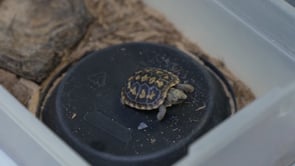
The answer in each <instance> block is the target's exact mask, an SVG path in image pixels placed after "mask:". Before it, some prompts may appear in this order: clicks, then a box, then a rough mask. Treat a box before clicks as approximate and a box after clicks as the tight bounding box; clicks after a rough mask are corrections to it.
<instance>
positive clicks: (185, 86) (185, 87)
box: [176, 84, 195, 93]
mask: <svg viewBox="0 0 295 166" xmlns="http://www.w3.org/2000/svg"><path fill="white" fill-rule="evenodd" d="M176 88H177V89H180V90H183V91H184V92H186V93H192V92H193V91H194V90H195V88H194V87H193V86H192V85H190V84H177V85H176Z"/></svg>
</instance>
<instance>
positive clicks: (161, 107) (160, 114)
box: [157, 105, 166, 121]
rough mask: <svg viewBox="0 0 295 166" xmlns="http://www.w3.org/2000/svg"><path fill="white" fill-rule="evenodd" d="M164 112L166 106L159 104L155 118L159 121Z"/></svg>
mask: <svg viewBox="0 0 295 166" xmlns="http://www.w3.org/2000/svg"><path fill="white" fill-rule="evenodd" d="M165 114H166V106H165V105H161V106H160V107H159V112H158V114H157V119H158V120H159V121H161V120H162V119H163V118H164V116H165Z"/></svg>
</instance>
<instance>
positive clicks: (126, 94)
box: [121, 68, 194, 120]
mask: <svg viewBox="0 0 295 166" xmlns="http://www.w3.org/2000/svg"><path fill="white" fill-rule="evenodd" d="M193 91H194V87H193V86H192V85H190V84H180V80H179V78H178V76H176V75H175V74H173V73H171V72H169V71H166V70H163V69H159V68H145V69H143V70H140V71H137V72H135V73H134V74H133V75H132V76H131V77H129V79H128V81H127V84H126V86H124V87H123V88H122V91H121V102H122V104H125V105H128V106H130V107H132V108H136V109H139V110H153V109H159V112H158V114H157V119H158V120H162V119H163V118H164V116H165V114H166V107H170V106H172V105H173V104H179V103H181V102H182V101H184V100H185V99H186V98H187V95H186V94H185V93H192V92H193Z"/></svg>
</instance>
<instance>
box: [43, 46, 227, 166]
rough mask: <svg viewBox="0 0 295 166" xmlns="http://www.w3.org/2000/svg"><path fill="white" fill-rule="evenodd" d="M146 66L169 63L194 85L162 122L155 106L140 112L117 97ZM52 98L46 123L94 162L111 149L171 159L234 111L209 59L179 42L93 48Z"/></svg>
mask: <svg viewBox="0 0 295 166" xmlns="http://www.w3.org/2000/svg"><path fill="white" fill-rule="evenodd" d="M145 67H160V68H163V69H167V70H169V71H171V72H173V73H175V74H176V75H178V76H179V77H180V79H181V80H182V81H183V82H184V81H185V82H188V83H190V84H192V85H193V86H194V87H195V91H194V92H193V93H192V94H189V95H188V99H187V100H186V101H185V102H184V103H182V104H179V105H175V106H173V107H169V108H168V112H167V115H166V116H165V119H164V120H163V121H161V122H159V121H157V120H156V114H157V111H156V110H155V111H138V110H135V109H132V108H129V107H127V106H124V105H122V104H121V103H120V92H121V88H122V86H123V85H124V84H125V83H126V81H127V79H128V78H129V76H131V75H132V74H133V73H134V72H135V71H137V70H139V69H143V68H145ZM50 102H51V103H49V104H48V107H47V109H48V110H50V111H47V113H46V111H45V115H44V116H43V117H46V119H45V122H46V123H47V124H48V125H49V126H51V128H53V129H54V130H55V131H56V132H57V133H58V134H59V135H60V136H61V137H63V138H64V139H65V140H66V141H67V142H70V144H72V145H73V147H74V148H76V149H77V150H78V151H80V152H82V153H81V154H82V156H86V157H88V159H89V160H90V162H92V163H97V160H99V159H98V157H97V156H100V157H102V158H104V159H103V160H105V159H106V160H107V158H108V157H110V156H113V157H115V160H119V161H120V160H122V161H125V160H126V157H127V158H128V157H129V158H130V161H128V162H135V163H137V164H139V163H140V162H142V164H150V162H155V163H158V164H159V163H161V162H162V163H161V164H163V161H165V162H164V163H166V164H167V165H169V164H171V162H173V161H175V160H176V159H177V158H179V157H181V155H184V154H185V153H186V146H187V145H188V144H189V143H190V142H191V141H193V140H195V139H196V138H197V137H199V136H200V135H202V134H203V133H204V132H206V131H207V130H209V129H210V128H212V127H214V126H216V125H217V124H218V123H220V122H221V121H223V120H224V119H225V118H226V117H227V116H229V115H230V114H231V108H230V105H229V101H228V97H227V96H226V95H225V92H224V90H223V88H222V85H221V84H220V82H219V81H217V79H216V78H215V76H213V75H212V74H211V73H210V72H209V71H208V70H207V69H206V68H205V67H204V66H202V65H200V64H199V63H197V62H196V61H195V60H193V59H192V57H190V56H188V55H186V54H184V53H182V52H180V51H178V50H176V49H172V48H170V47H166V46H159V45H154V44H147V43H137V44H136V43H131V44H126V45H119V46H114V47H111V48H108V49H105V50H102V51H99V52H94V53H91V54H90V55H88V56H87V57H86V58H85V59H83V60H82V61H81V62H79V63H78V64H77V65H75V66H74V67H73V68H72V69H71V70H70V71H69V72H68V73H67V76H66V77H65V78H64V80H63V81H62V83H61V85H60V86H59V88H58V90H57V91H56V97H55V98H54V97H52V99H51V101H50ZM198 108H203V109H198ZM54 110H56V112H54ZM55 113H56V114H55ZM55 116H56V117H55ZM85 153H87V154H85ZM89 153H90V154H89ZM105 154H107V156H104V155H105ZM91 155H92V156H93V157H89V156H91ZM103 156H104V157H103ZM163 156H164V159H163V161H160V160H161V157H163ZM123 158H125V159H123ZM155 159H157V160H155ZM147 161H150V162H147ZM99 162H100V164H101V162H102V161H99ZM128 162H127V161H126V164H127V165H128V164H129V163H128ZM104 164H106V163H104ZM121 164H122V163H121Z"/></svg>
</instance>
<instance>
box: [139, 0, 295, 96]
mask: <svg viewBox="0 0 295 166" xmlns="http://www.w3.org/2000/svg"><path fill="white" fill-rule="evenodd" d="M145 3H147V4H148V5H150V6H151V7H153V8H156V9H157V10H159V11H161V13H163V14H164V15H165V16H166V17H167V18H168V19H169V20H170V21H172V22H173V23H174V24H175V25H176V27H177V28H178V29H179V30H181V31H182V32H183V33H184V34H185V35H186V36H187V37H189V38H190V39H191V40H192V41H194V42H195V43H197V44H198V45H199V46H200V47H201V48H202V49H203V50H204V51H205V52H206V53H208V54H210V55H211V56H215V57H217V58H219V59H221V60H223V61H224V62H225V64H226V65H227V66H228V67H229V68H230V69H231V71H232V72H233V73H234V74H235V75H237V76H238V77H239V78H240V79H241V80H242V81H244V82H245V83H246V84H247V85H248V86H250V87H251V89H252V90H253V91H254V93H255V94H256V95H257V96H262V95H263V94H265V93H266V92H268V91H270V90H271V89H272V88H274V87H276V86H285V85H287V84H288V83H289V82H292V81H293V80H295V76H294V70H295V19H294V18H295V8H294V7H293V6H291V5H289V4H288V3H287V2H286V1H285V0H247V1H245V0H181V1H178V0H161V1H158V0H146V1H145Z"/></svg>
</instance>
